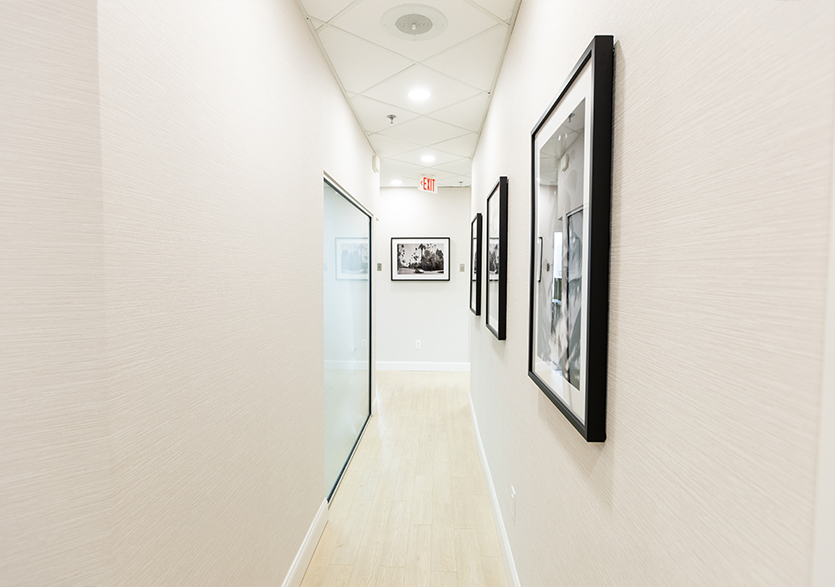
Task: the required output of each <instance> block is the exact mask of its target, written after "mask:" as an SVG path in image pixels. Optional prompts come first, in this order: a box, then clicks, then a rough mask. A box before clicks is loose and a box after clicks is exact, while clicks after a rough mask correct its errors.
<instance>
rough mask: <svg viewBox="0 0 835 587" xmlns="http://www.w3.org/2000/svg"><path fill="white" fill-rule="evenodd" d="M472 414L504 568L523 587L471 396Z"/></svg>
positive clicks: (511, 582) (513, 583)
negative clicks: (514, 560) (520, 582)
mask: <svg viewBox="0 0 835 587" xmlns="http://www.w3.org/2000/svg"><path fill="white" fill-rule="evenodd" d="M470 413H471V414H472V416H473V429H474V430H475V440H476V445H477V446H478V458H479V459H480V460H481V468H482V469H483V470H484V479H485V481H487V490H488V491H489V492H490V503H491V504H493V519H495V520H496V531H497V532H498V533H499V544H500V545H501V548H502V557H503V558H504V568H505V571H506V572H507V583H508V585H510V586H511V587H521V586H520V585H519V574H518V573H517V572H516V563H515V562H513V552H512V551H511V550H510V541H509V540H508V539H507V530H506V529H505V526H504V519H503V518H502V510H501V509H500V508H499V498H498V497H497V496H496V487H495V486H494V485H493V477H492V476H491V475H490V465H488V464H487V455H486V454H484V444H483V443H482V442H481V433H480V432H479V431H478V420H477V419H476V417H475V408H474V407H473V398H472V396H470Z"/></svg>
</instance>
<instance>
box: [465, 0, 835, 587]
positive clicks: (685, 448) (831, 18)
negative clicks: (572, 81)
mask: <svg viewBox="0 0 835 587" xmlns="http://www.w3.org/2000/svg"><path fill="white" fill-rule="evenodd" d="M834 27H835V6H833V5H832V3H831V2H826V1H808V2H807V1H804V2H776V1H774V2H772V1H769V2H761V3H758V4H757V7H756V9H755V10H754V9H752V6H751V5H750V4H748V3H738V2H734V3H730V4H729V3H727V2H702V3H695V4H694V3H690V4H687V5H684V4H681V3H666V2H637V1H617V2H569V1H567V2H548V1H546V0H525V1H524V2H522V5H521V9H520V11H519V17H518V21H517V23H516V26H515V29H514V33H513V37H512V39H511V42H510V47H509V50H508V53H507V56H506V58H505V61H504V65H503V68H502V72H501V74H500V78H499V82H498V85H497V88H496V92H495V94H494V96H493V102H492V105H491V110H490V113H489V114H488V117H487V120H486V124H485V130H484V133H483V135H482V138H481V141H480V143H479V146H478V151H477V152H476V156H475V159H474V180H473V210H472V212H473V213H475V212H483V211H484V207H485V199H486V196H487V195H488V192H489V190H490V188H491V187H492V185H493V184H494V183H495V181H496V178H497V177H498V176H499V175H503V174H506V175H508V177H509V183H510V192H509V203H510V213H509V217H510V226H509V232H510V236H509V239H510V242H509V248H508V251H509V260H508V271H509V278H508V284H509V286H508V334H507V342H506V343H500V342H497V341H496V340H495V338H494V337H493V336H492V334H490V333H489V332H488V331H487V330H486V328H485V327H484V324H483V318H475V317H473V318H471V340H472V345H473V349H472V396H473V402H474V405H475V411H476V413H477V417H478V421H479V427H480V430H481V434H482V436H483V441H484V445H485V450H486V455H487V459H488V461H489V463H490V468H491V471H492V474H493V481H494V483H495V485H496V488H497V493H498V499H499V502H500V505H501V508H502V512H503V517H504V520H505V523H506V525H507V531H508V535H509V539H510V544H511V547H512V549H513V555H514V557H515V560H516V564H517V567H518V572H519V577H520V580H521V583H522V585H532V586H544V585H551V586H553V585H570V586H575V587H576V586H583V585H586V586H592V585H593V586H601V585H613V586H619V587H625V586H629V585H634V586H649V585H668V586H669V585H675V586H686V585H711V586H716V585H735V586H750V585H787V586H788V585H791V586H797V585H807V584H808V582H809V569H810V563H811V552H812V544H811V539H812V521H813V504H814V488H815V475H816V446H817V437H818V411H817V410H818V402H819V394H820V372H821V366H822V337H823V316H824V306H825V287H826V260H827V242H828V236H829V235H828V231H829V209H830V205H831V188H832V184H831V180H830V177H831V173H832V146H833V105H834V104H833V96H835V62H834V61H833V60H832V58H831V57H832V55H833V54H835V53H834V52H833V49H835V38H833V36H832V34H831V31H832V30H833V28H834ZM595 34H613V35H615V38H616V47H615V61H616V81H615V112H614V115H615V128H614V166H613V191H612V227H611V230H612V250H611V260H612V266H611V286H610V300H611V310H610V322H609V328H610V332H609V337H610V338H609V379H608V384H609V396H608V412H607V413H608V440H607V441H606V442H605V444H586V443H585V442H584V441H583V439H582V437H581V436H580V435H579V434H578V433H577V432H576V431H575V430H574V428H573V427H572V426H571V425H570V424H569V422H568V421H567V420H566V419H565V418H564V417H563V416H562V415H561V413H560V412H559V411H558V410H557V409H556V408H555V407H554V406H553V405H552V404H551V402H550V401H549V400H548V399H547V398H546V397H545V396H544V394H543V393H542V392H540V391H539V389H538V388H537V387H536V385H535V384H534V383H533V382H532V381H531V380H530V379H529V378H528V377H527V374H526V365H527V337H528V275H529V274H528V272H529V268H530V260H529V251H530V178H529V173H530V146H529V145H530V131H531V129H532V128H533V127H534V125H535V123H536V121H537V120H538V119H539V117H540V116H541V114H542V113H543V112H544V110H545V108H546V106H548V105H549V104H550V103H551V101H552V100H553V99H554V97H555V96H556V94H557V92H558V90H559V89H560V87H561V85H562V83H563V81H564V80H565V79H566V77H567V75H568V73H569V72H570V71H571V68H572V67H573V66H574V64H575V62H576V60H577V59H578V58H579V56H580V55H581V53H582V51H583V50H584V49H585V48H586V46H587V45H588V43H589V42H590V40H591V38H592V36H593V35H595ZM511 485H513V486H514V487H515V489H516V493H517V506H516V507H517V509H516V519H515V521H514V520H513V517H512V516H511V512H510V486H511Z"/></svg>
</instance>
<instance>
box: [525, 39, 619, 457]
mask: <svg viewBox="0 0 835 587" xmlns="http://www.w3.org/2000/svg"><path fill="white" fill-rule="evenodd" d="M613 72H614V61H613V38H612V37H610V36H596V37H594V39H593V40H592V42H591V44H590V45H589V46H588V48H587V49H586V50H585V52H584V53H583V56H582V57H581V58H580V60H579V61H578V62H577V64H576V65H575V66H574V69H573V71H572V72H571V74H570V75H569V76H568V79H567V80H566V82H565V84H564V85H563V87H562V89H561V91H560V92H559V94H558V96H557V99H556V100H555V101H554V102H553V103H552V104H551V105H550V106H549V107H548V109H547V110H546V111H545V113H544V114H543V116H542V118H541V119H540V120H539V122H537V124H536V126H535V127H534V128H533V131H532V132H531V146H532V162H531V193H532V214H531V271H530V312H529V316H530V324H529V339H528V375H529V376H530V377H531V379H533V380H534V381H535V382H536V384H537V385H538V386H539V388H540V389H541V390H542V391H543V392H544V393H545V395H547V396H548V398H549V399H550V400H551V401H552V402H553V403H554V404H555V405H556V406H557V408H559V409H560V411H561V412H562V413H563V414H564V415H565V417H566V418H568V420H569V421H570V422H571V423H572V424H573V425H574V427H575V428H576V429H577V430H578V431H579V432H580V433H581V434H582V435H583V437H584V438H585V439H586V440H587V441H589V442H603V441H604V440H606V358H607V353H608V322H609V224H610V222H609V216H610V209H611V185H612V184H611V173H612V79H613ZM540 243H541V244H540ZM539 247H541V250H542V252H541V254H540V255H537V249H538V248H539ZM537 257H538V258H537Z"/></svg>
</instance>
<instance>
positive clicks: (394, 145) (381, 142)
mask: <svg viewBox="0 0 835 587" xmlns="http://www.w3.org/2000/svg"><path fill="white" fill-rule="evenodd" d="M368 140H369V142H371V146H372V147H374V151H375V152H376V153H377V154H378V155H379V156H380V157H391V156H392V155H399V154H400V153H405V152H406V151H411V150H413V149H415V148H416V147H417V146H418V145H416V144H414V143H410V142H408V141H402V140H400V139H397V138H394V137H388V136H386V135H381V134H378V133H374V134H371V135H368Z"/></svg>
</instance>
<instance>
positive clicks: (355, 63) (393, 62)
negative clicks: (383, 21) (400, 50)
mask: <svg viewBox="0 0 835 587" xmlns="http://www.w3.org/2000/svg"><path fill="white" fill-rule="evenodd" d="M318 32H319V38H320V39H321V40H322V45H323V46H324V47H325V51H326V52H327V54H328V57H329V58H330V60H331V63H332V64H333V67H334V69H335V70H336V74H337V75H338V76H339V79H340V81H341V82H342V85H343V86H344V87H345V89H346V90H349V91H353V92H358V93H359V92H362V91H363V90H364V89H366V88H369V87H371V86H373V85H374V84H377V83H379V82H381V81H383V80H385V79H388V78H389V77H391V76H393V75H394V74H396V73H397V72H398V71H403V70H404V69H406V68H407V67H409V66H410V65H412V64H413V62H412V61H411V60H409V59H406V58H405V57H401V56H400V55H396V54H395V53H392V52H391V51H388V50H386V49H383V48H382V47H378V46H377V45H374V44H373V43H369V42H367V41H364V40H362V39H359V38H357V37H355V36H354V35H350V34H348V33H346V32H345V31H341V30H339V29H335V28H333V27H331V26H326V27H324V28H321V29H319V31H318Z"/></svg>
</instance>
